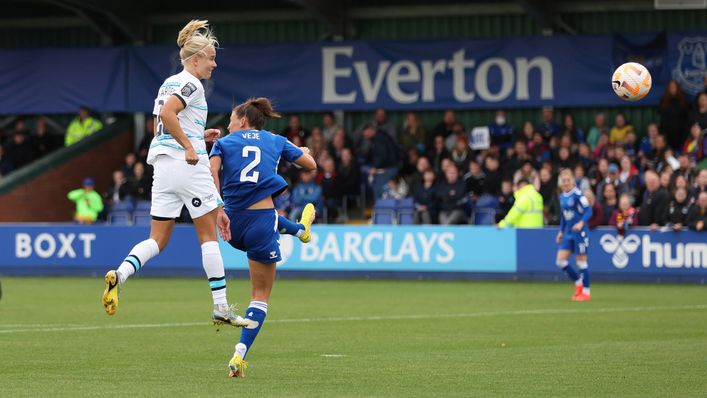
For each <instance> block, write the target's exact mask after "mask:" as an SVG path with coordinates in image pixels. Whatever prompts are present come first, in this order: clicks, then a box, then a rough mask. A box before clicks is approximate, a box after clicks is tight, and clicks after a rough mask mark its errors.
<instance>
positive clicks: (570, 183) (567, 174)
mask: <svg viewBox="0 0 707 398" xmlns="http://www.w3.org/2000/svg"><path fill="white" fill-rule="evenodd" d="M576 185H577V182H576V181H575V180H574V173H572V170H571V169H562V170H560V189H562V191H563V192H569V191H571V190H572V189H573V188H574V187H575V186H576Z"/></svg>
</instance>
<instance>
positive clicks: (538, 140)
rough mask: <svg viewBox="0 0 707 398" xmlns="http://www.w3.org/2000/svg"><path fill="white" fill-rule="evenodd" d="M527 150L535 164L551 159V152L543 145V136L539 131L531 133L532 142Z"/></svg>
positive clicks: (545, 144)
mask: <svg viewBox="0 0 707 398" xmlns="http://www.w3.org/2000/svg"><path fill="white" fill-rule="evenodd" d="M528 149H529V150H530V156H531V157H532V158H533V160H534V161H535V164H541V163H543V162H545V161H546V160H550V159H551V158H552V151H550V147H549V146H548V145H547V143H545V141H544V140H543V135H542V133H540V132H539V131H536V132H535V133H533V142H532V143H531V145H530V146H529V148H528Z"/></svg>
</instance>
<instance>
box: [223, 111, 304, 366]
mask: <svg viewBox="0 0 707 398" xmlns="http://www.w3.org/2000/svg"><path fill="white" fill-rule="evenodd" d="M270 117H280V115H279V114H277V113H275V111H274V110H273V108H272V105H271V104H270V101H269V100H268V99H267V98H257V99H249V100H248V101H246V102H244V103H243V104H240V105H238V106H237V107H235V109H234V110H233V112H232V113H231V121H230V123H229V125H228V131H230V132H231V134H229V135H228V136H226V137H224V138H222V139H220V140H218V141H217V142H216V144H214V147H213V149H212V150H211V154H210V158H211V172H212V175H213V177H214V181H215V183H216V186H217V187H218V186H219V172H220V173H221V184H220V185H221V188H222V193H223V200H224V203H225V206H224V207H225V209H224V210H221V211H220V213H219V215H218V230H219V233H220V234H221V236H222V237H223V239H224V240H226V241H228V243H230V244H231V246H233V247H235V248H236V249H238V250H242V251H245V252H246V253H247V255H248V265H249V268H250V280H251V285H252V292H251V302H250V305H249V306H248V309H247V310H246V312H245V320H246V326H245V327H244V328H243V330H242V332H241V339H240V342H239V343H238V344H236V350H235V353H234V355H233V358H232V359H231V361H230V362H229V365H228V366H229V368H230V373H229V375H230V376H231V377H243V376H244V373H243V372H244V370H245V368H246V367H247V363H246V362H245V357H246V354H247V352H248V351H249V349H250V347H251V346H252V344H253V341H254V340H255V337H256V336H257V335H258V332H259V331H260V328H261V327H262V325H263V322H264V321H265V316H266V313H267V310H268V300H269V298H270V292H271V291H272V287H273V283H274V282H275V263H277V262H278V261H280V260H282V257H281V256H280V243H279V241H278V239H279V237H280V234H279V232H278V230H279V226H278V223H279V217H278V214H277V211H276V210H275V206H274V205H273V200H272V198H273V197H274V196H277V195H279V194H281V193H282V192H283V191H284V190H285V189H286V188H287V183H286V182H285V179H284V178H282V177H281V176H280V175H278V174H277V165H278V163H279V162H280V158H283V159H284V160H286V161H288V162H292V163H294V164H295V165H297V166H299V167H302V168H304V169H306V170H314V169H316V167H317V166H316V163H315V162H314V159H313V158H312V157H311V156H310V155H309V150H308V149H307V148H298V147H296V146H295V145H294V144H292V143H291V142H290V141H288V140H287V139H286V138H285V137H282V136H279V135H274V134H272V133H270V132H268V131H264V130H262V128H263V125H264V124H265V120H266V119H267V118H270ZM314 216H315V212H314V206H312V204H308V205H307V206H305V208H304V211H303V212H302V219H301V220H300V223H301V224H302V225H303V226H304V228H305V231H306V232H305V234H306V235H307V236H309V229H310V227H311V225H312V222H313V221H314ZM231 220H233V224H231ZM293 224H294V223H293Z"/></svg>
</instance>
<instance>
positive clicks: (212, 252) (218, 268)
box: [201, 241, 228, 308]
mask: <svg viewBox="0 0 707 398" xmlns="http://www.w3.org/2000/svg"><path fill="white" fill-rule="evenodd" d="M201 260H202V262H203V265H204V271H206V277H207V278H209V285H210V286H211V297H212V298H213V299H214V305H216V306H218V307H219V308H224V307H222V306H227V305H228V300H227V299H226V273H225V271H224V270H223V258H222V257H221V250H220V249H219V247H218V242H216V241H210V242H204V244H202V245H201Z"/></svg>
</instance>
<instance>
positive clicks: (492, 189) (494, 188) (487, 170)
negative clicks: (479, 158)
mask: <svg viewBox="0 0 707 398" xmlns="http://www.w3.org/2000/svg"><path fill="white" fill-rule="evenodd" d="M484 174H486V178H485V179H484V186H483V193H487V194H489V195H493V196H497V195H498V193H499V192H500V191H501V181H503V174H502V173H501V171H500V170H499V162H498V158H496V157H494V156H487V157H486V159H484Z"/></svg>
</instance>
